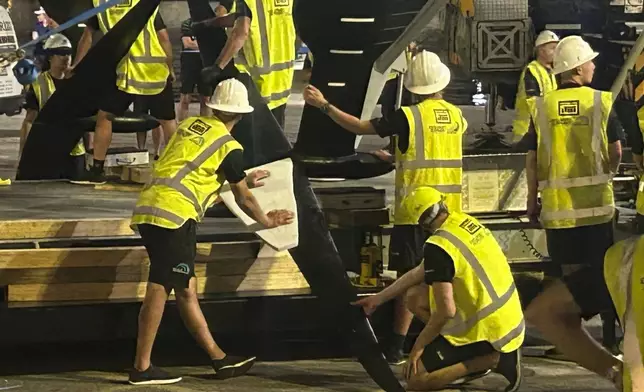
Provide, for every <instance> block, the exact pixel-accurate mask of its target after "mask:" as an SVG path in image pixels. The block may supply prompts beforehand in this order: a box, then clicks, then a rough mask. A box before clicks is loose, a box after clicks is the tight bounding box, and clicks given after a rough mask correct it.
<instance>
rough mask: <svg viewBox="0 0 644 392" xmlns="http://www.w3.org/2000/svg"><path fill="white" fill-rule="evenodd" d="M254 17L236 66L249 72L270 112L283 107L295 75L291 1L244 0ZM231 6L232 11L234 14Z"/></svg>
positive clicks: (241, 70) (242, 70) (293, 26)
mask: <svg viewBox="0 0 644 392" xmlns="http://www.w3.org/2000/svg"><path fill="white" fill-rule="evenodd" d="M244 2H245V3H246V5H247V6H248V8H249V9H250V11H251V12H252V14H253V19H252V21H251V24H250V32H249V33H248V39H246V42H245V43H244V46H243V48H242V50H240V51H239V53H238V54H237V57H235V66H237V68H238V69H239V71H240V72H246V73H248V74H249V75H250V76H251V77H252V79H253V81H254V82H255V85H256V86H257V89H258V90H259V93H260V94H261V95H262V98H264V100H265V101H266V103H267V104H268V107H269V109H271V110H272V109H275V108H276V107H279V106H282V105H285V104H286V102H287V101H288V97H289V96H290V95H291V87H292V86H293V75H294V73H295V58H296V53H295V40H296V38H297V35H296V33H295V25H294V24H293V0H244ZM235 9H236V6H235V3H233V9H232V11H231V12H235Z"/></svg>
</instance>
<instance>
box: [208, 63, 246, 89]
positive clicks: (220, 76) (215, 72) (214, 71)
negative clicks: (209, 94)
mask: <svg viewBox="0 0 644 392" xmlns="http://www.w3.org/2000/svg"><path fill="white" fill-rule="evenodd" d="M237 74H239V71H237V68H235V67H226V68H225V69H221V68H219V66H217V65H211V66H210V67H205V68H204V69H202V70H201V80H203V81H204V83H206V84H207V85H209V86H211V87H212V88H215V87H217V85H218V84H219V83H220V82H222V81H223V80H226V79H230V78H234V77H235V76H237Z"/></svg>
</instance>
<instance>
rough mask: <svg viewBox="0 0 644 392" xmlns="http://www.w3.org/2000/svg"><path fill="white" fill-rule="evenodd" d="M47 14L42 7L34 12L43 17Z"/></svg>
mask: <svg viewBox="0 0 644 392" xmlns="http://www.w3.org/2000/svg"><path fill="white" fill-rule="evenodd" d="M45 13H46V12H45V9H44V8H42V7H40V8H39V9H37V10H35V11H34V14H36V15H42V14H45Z"/></svg>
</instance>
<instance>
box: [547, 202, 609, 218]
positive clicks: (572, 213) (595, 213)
mask: <svg viewBox="0 0 644 392" xmlns="http://www.w3.org/2000/svg"><path fill="white" fill-rule="evenodd" d="M614 213H615V207H614V206H612V205H611V206H603V207H594V208H575V209H574V210H562V211H550V212H545V211H541V219H543V220H560V219H584V218H592V217H600V216H607V215H612V214H614Z"/></svg>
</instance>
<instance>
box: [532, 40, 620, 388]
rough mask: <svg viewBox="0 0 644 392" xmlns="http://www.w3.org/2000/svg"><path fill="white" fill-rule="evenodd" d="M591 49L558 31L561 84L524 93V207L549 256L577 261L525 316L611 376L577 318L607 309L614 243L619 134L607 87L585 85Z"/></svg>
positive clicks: (609, 361) (610, 365)
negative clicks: (608, 258)
mask: <svg viewBox="0 0 644 392" xmlns="http://www.w3.org/2000/svg"><path fill="white" fill-rule="evenodd" d="M597 55H598V53H596V52H594V51H593V50H592V48H591V47H590V45H588V43H586V42H585V41H584V40H583V39H582V38H581V37H579V36H570V37H566V38H564V39H563V40H561V42H560V43H559V45H558V46H557V49H556V50H555V57H554V73H555V74H561V86H560V88H559V89H558V90H556V91H552V92H549V93H546V94H545V95H544V96H543V97H536V98H531V99H530V100H528V105H529V109H530V113H531V118H532V126H531V129H530V131H529V132H528V133H527V134H526V136H525V137H526V138H527V142H526V145H527V146H529V151H528V154H527V158H526V169H527V178H528V202H527V211H528V215H530V216H531V217H533V219H536V217H537V216H539V220H540V221H541V224H542V225H543V227H544V229H545V232H546V240H547V245H548V253H549V255H550V257H551V258H552V261H553V262H554V263H556V264H558V265H562V266H566V265H570V264H572V265H577V266H581V268H580V269H578V270H577V271H575V272H573V273H571V274H569V275H567V276H565V277H564V278H563V280H562V281H558V282H556V283H554V284H552V285H550V286H548V287H547V288H546V289H545V290H544V291H543V292H542V293H541V294H539V295H538V296H537V297H536V298H535V299H534V300H533V301H532V302H531V303H530V304H529V305H528V308H527V309H526V318H527V320H528V322H530V323H532V324H533V325H534V326H535V327H537V329H539V331H540V332H541V333H542V334H543V336H544V337H545V338H546V339H547V340H548V341H550V342H551V343H553V344H554V345H555V346H556V347H557V349H559V350H560V351H561V352H562V353H563V354H564V355H566V357H567V358H570V359H572V360H574V361H576V362H577V363H579V364H580V365H582V366H584V367H585V368H587V369H588V370H591V371H594V372H595V373H597V374H599V375H601V376H604V377H606V378H608V379H611V380H614V379H615V377H616V369H617V366H619V364H620V361H619V359H618V358H615V357H614V356H613V355H611V353H610V352H608V351H607V350H606V349H605V348H604V347H602V346H601V345H599V343H597V342H596V341H595V340H594V339H593V338H592V337H591V336H590V335H589V334H588V333H587V332H586V331H585V330H584V328H583V326H582V318H583V319H586V320H588V319H590V318H592V317H594V316H596V315H597V314H600V313H609V312H612V311H613V306H612V303H611V301H610V296H609V294H608V291H607V289H606V284H605V281H604V276H603V264H604V255H605V254H606V251H607V250H608V248H610V247H611V246H612V245H613V218H614V215H615V201H614V197H613V185H612V177H613V175H614V173H616V172H617V169H618V167H619V163H620V160H621V142H620V140H622V139H623V138H624V132H623V129H622V127H621V125H620V122H619V120H618V119H617V117H616V115H615V114H614V113H613V112H612V111H611V107H612V105H613V100H612V96H611V93H610V92H604V91H597V90H593V89H591V88H590V87H585V85H588V84H590V82H591V81H592V79H593V75H594V70H595V65H594V64H593V59H594V58H595V57H597ZM539 191H540V193H541V205H539V204H538V200H537V197H538V192H539ZM539 210H540V212H539Z"/></svg>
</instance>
